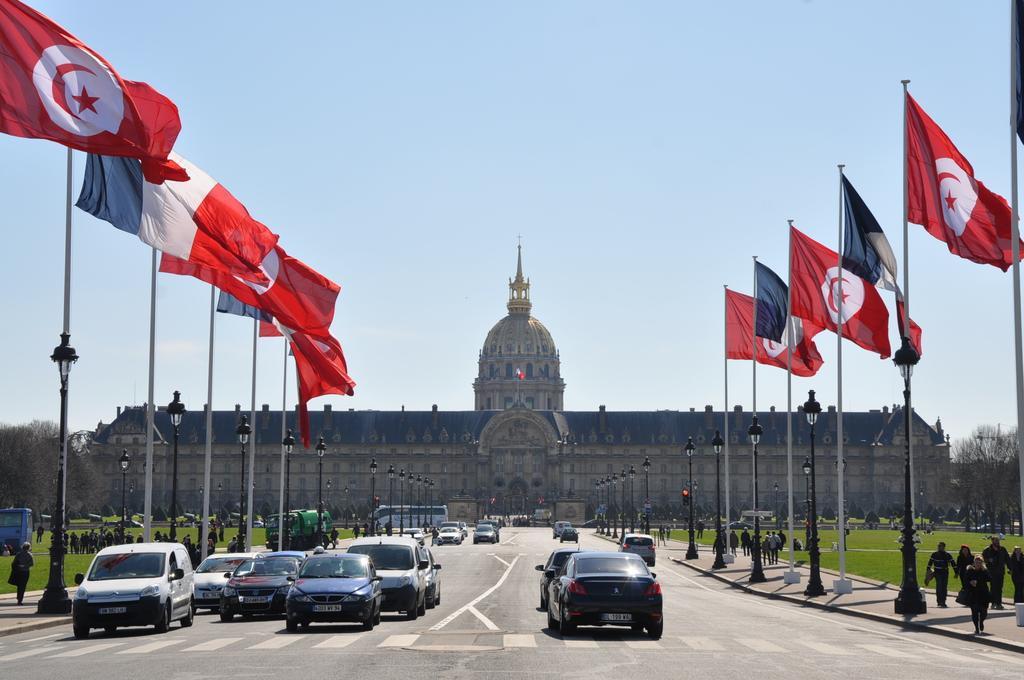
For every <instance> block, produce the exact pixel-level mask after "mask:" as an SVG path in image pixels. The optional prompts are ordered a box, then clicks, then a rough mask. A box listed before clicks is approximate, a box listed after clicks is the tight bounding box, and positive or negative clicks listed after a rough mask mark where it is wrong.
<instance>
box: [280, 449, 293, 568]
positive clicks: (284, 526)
mask: <svg viewBox="0 0 1024 680" xmlns="http://www.w3.org/2000/svg"><path fill="white" fill-rule="evenodd" d="M281 445H282V446H284V517H279V518H278V519H279V520H281V521H279V522H278V530H279V531H281V532H283V534H282V536H283V539H282V541H280V542H279V543H281V544H282V545H284V546H285V548H284V549H285V550H291V549H292V509H291V506H292V502H291V488H292V451H293V450H295V437H294V436H293V435H292V431H291V430H288V432H287V433H286V434H285V436H284V439H283V440H282V441H281Z"/></svg>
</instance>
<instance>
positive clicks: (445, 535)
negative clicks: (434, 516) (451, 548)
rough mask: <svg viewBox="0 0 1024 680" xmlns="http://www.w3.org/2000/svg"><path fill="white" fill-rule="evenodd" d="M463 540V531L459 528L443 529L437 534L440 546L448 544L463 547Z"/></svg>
mask: <svg viewBox="0 0 1024 680" xmlns="http://www.w3.org/2000/svg"><path fill="white" fill-rule="evenodd" d="M462 539H463V536H462V531H461V530H460V529H459V527H458V526H453V527H452V526H449V527H441V531H439V532H438V534H437V544H438V545H445V544H446V543H450V544H453V545H462Z"/></svg>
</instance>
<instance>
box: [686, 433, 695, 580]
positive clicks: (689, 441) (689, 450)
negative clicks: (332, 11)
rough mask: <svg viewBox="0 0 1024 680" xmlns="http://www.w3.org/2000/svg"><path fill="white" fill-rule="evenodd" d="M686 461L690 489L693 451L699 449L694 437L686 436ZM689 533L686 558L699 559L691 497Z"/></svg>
mask: <svg viewBox="0 0 1024 680" xmlns="http://www.w3.org/2000/svg"><path fill="white" fill-rule="evenodd" d="M684 450H685V451H686V463H687V466H688V468H689V471H688V472H687V474H686V477H687V482H686V487H687V488H688V489H692V488H693V452H694V451H696V450H697V447H696V446H694V445H693V437H687V438H686V447H685V449H684ZM686 524H687V533H688V536H689V539H690V542H689V544H688V545H687V546H686V559H688V560H695V559H697V557H698V555H697V544H696V543H695V542H694V536H693V498H690V505H689V512H688V513H687V517H686Z"/></svg>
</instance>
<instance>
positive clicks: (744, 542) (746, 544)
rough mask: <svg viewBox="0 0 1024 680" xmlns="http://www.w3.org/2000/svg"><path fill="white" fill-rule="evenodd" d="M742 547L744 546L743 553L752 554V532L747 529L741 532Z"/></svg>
mask: <svg viewBox="0 0 1024 680" xmlns="http://www.w3.org/2000/svg"><path fill="white" fill-rule="evenodd" d="M740 547H741V548H743V555H744V556H749V555H750V532H749V531H747V530H746V529H744V530H743V533H742V534H740Z"/></svg>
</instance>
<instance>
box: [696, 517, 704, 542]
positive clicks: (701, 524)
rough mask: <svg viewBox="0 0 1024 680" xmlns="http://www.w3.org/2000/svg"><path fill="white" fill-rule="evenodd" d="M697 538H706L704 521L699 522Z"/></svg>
mask: <svg viewBox="0 0 1024 680" xmlns="http://www.w3.org/2000/svg"><path fill="white" fill-rule="evenodd" d="M697 538H704V520H702V519H699V520H697Z"/></svg>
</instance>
